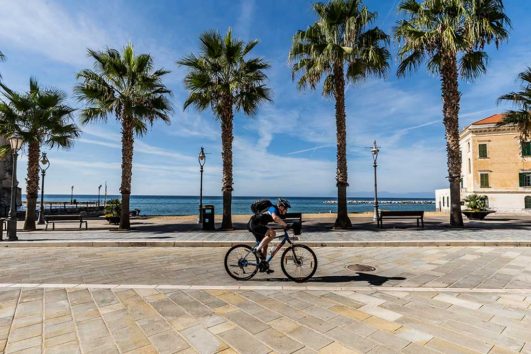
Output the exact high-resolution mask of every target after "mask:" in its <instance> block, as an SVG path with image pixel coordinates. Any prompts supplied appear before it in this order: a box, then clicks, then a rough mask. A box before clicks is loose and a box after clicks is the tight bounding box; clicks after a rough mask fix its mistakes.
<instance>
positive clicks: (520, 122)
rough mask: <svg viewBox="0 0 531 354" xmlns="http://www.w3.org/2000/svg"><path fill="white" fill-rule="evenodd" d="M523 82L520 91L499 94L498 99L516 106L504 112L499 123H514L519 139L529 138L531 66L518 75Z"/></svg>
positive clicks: (530, 135) (530, 132)
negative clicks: (515, 108) (518, 132)
mask: <svg viewBox="0 0 531 354" xmlns="http://www.w3.org/2000/svg"><path fill="white" fill-rule="evenodd" d="M518 77H519V78H520V80H521V81H522V84H523V89H522V91H519V92H511V93H508V94H506V95H503V96H501V97H500V98H499V99H498V100H499V101H509V102H512V103H513V105H515V106H517V107H518V110H510V111H507V112H505V117H504V119H503V121H502V122H501V124H500V125H504V124H516V126H518V130H519V131H520V140H521V141H529V139H531V67H528V68H527V70H526V71H524V72H522V73H520V74H519V75H518Z"/></svg>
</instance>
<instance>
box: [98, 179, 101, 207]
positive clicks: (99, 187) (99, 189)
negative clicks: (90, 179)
mask: <svg viewBox="0 0 531 354" xmlns="http://www.w3.org/2000/svg"><path fill="white" fill-rule="evenodd" d="M100 191H101V184H100V185H99V186H98V207H99V206H100Z"/></svg>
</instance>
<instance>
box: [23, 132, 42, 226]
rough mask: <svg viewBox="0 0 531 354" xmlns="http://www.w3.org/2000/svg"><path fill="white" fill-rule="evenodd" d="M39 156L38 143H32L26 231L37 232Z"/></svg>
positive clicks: (27, 190) (29, 148)
mask: <svg viewBox="0 0 531 354" xmlns="http://www.w3.org/2000/svg"><path fill="white" fill-rule="evenodd" d="M39 155H40V146H39V142H38V141H32V142H30V143H29V147H28V177H27V178H26V180H27V182H26V183H27V184H26V218H25V220H24V230H27V231H31V230H35V228H36V227H35V219H36V217H35V214H36V210H37V197H38V193H39Z"/></svg>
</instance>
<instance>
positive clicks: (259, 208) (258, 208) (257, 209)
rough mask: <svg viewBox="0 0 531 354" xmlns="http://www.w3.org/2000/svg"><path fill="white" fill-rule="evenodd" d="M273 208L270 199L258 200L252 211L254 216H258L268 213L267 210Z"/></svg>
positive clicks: (252, 205) (252, 206)
mask: <svg viewBox="0 0 531 354" xmlns="http://www.w3.org/2000/svg"><path fill="white" fill-rule="evenodd" d="M272 206H273V203H271V201H270V200H268V199H262V200H257V201H256V202H254V203H253V204H251V211H252V212H253V214H255V215H256V214H260V213H262V212H264V211H266V210H267V208H269V207H272Z"/></svg>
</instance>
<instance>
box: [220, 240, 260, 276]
mask: <svg viewBox="0 0 531 354" xmlns="http://www.w3.org/2000/svg"><path fill="white" fill-rule="evenodd" d="M258 263H259V262H258V256H257V255H256V254H255V253H254V252H253V248H252V247H250V246H247V245H236V246H233V247H232V248H231V249H229V250H228V252H227V254H226V255H225V270H226V271H227V273H229V275H230V276H231V277H233V278H234V279H236V280H249V279H251V278H252V277H253V276H254V275H255V274H256V272H257V271H258Z"/></svg>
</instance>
